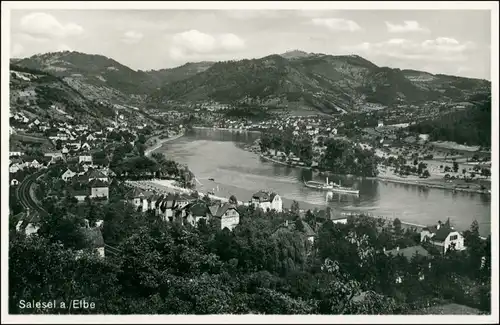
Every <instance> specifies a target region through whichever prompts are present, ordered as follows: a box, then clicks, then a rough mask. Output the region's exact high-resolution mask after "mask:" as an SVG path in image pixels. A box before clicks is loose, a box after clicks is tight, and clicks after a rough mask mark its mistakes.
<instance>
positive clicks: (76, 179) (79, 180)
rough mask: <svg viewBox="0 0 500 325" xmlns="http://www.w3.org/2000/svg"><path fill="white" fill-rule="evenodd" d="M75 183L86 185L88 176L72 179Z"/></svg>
mask: <svg viewBox="0 0 500 325" xmlns="http://www.w3.org/2000/svg"><path fill="white" fill-rule="evenodd" d="M73 179H74V180H75V181H77V182H81V183H88V182H89V176H88V175H78V176H76V177H74V178H73Z"/></svg>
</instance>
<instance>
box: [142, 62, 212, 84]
mask: <svg viewBox="0 0 500 325" xmlns="http://www.w3.org/2000/svg"><path fill="white" fill-rule="evenodd" d="M213 64H214V62H209V61H202V62H195V63H192V62H188V63H186V64H184V65H181V66H180V67H175V68H171V69H161V70H149V71H146V72H145V73H146V74H147V75H148V76H150V77H151V78H152V82H153V83H154V84H155V85H157V86H158V87H159V86H162V85H163V84H166V83H172V82H176V81H180V80H184V79H187V78H190V77H192V76H194V75H195V74H197V73H200V72H203V71H205V70H207V69H208V68H210V67H211V66H212V65H213Z"/></svg>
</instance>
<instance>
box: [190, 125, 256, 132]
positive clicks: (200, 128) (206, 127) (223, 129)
mask: <svg viewBox="0 0 500 325" xmlns="http://www.w3.org/2000/svg"><path fill="white" fill-rule="evenodd" d="M193 129H195V130H214V131H231V132H245V133H262V132H261V131H256V130H247V129H229V128H215V127H208V126H193Z"/></svg>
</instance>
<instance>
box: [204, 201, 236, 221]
mask: <svg viewBox="0 0 500 325" xmlns="http://www.w3.org/2000/svg"><path fill="white" fill-rule="evenodd" d="M229 209H236V208H235V207H234V205H232V204H229V203H224V204H220V205H213V206H211V207H210V212H211V213H212V215H213V216H214V217H217V218H221V217H222V216H223V215H224V214H225V213H226V212H227V210H229Z"/></svg>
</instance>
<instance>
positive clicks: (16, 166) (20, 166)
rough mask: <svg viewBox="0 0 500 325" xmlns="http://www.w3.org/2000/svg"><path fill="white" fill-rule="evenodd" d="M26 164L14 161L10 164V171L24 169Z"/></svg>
mask: <svg viewBox="0 0 500 325" xmlns="http://www.w3.org/2000/svg"><path fill="white" fill-rule="evenodd" d="M23 167H24V165H23V164H19V163H13V164H11V165H10V166H9V173H12V174H13V173H17V172H18V171H19V170H21V169H23Z"/></svg>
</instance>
